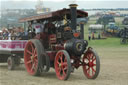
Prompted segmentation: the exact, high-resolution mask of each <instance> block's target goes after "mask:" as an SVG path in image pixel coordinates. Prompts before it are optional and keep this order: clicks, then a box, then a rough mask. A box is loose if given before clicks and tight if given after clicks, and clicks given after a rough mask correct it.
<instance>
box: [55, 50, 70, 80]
mask: <svg viewBox="0 0 128 85" xmlns="http://www.w3.org/2000/svg"><path fill="white" fill-rule="evenodd" d="M69 66H70V65H69ZM69 66H68V60H67V55H65V53H64V52H63V51H60V52H58V53H57V55H56V58H55V71H56V76H57V77H58V79H60V80H66V79H67V78H68V76H69Z"/></svg>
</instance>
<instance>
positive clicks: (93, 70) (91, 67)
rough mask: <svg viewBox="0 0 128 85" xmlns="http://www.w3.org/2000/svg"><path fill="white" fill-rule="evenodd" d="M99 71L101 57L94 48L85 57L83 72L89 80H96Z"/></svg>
mask: <svg viewBox="0 0 128 85" xmlns="http://www.w3.org/2000/svg"><path fill="white" fill-rule="evenodd" d="M99 71H100V60H99V56H98V55H97V53H96V52H95V51H94V50H93V49H92V48H89V49H88V50H87V52H86V53H85V54H84V56H83V72H84V74H85V76H86V77H87V78H88V79H95V78H96V77H97V76H98V74H99Z"/></svg>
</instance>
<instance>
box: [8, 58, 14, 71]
mask: <svg viewBox="0 0 128 85" xmlns="http://www.w3.org/2000/svg"><path fill="white" fill-rule="evenodd" d="M7 63H8V70H14V68H15V60H14V57H12V56H10V57H8V60H7Z"/></svg>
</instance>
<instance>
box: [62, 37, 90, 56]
mask: <svg viewBox="0 0 128 85" xmlns="http://www.w3.org/2000/svg"><path fill="white" fill-rule="evenodd" d="M87 45H88V43H87V42H85V41H84V40H79V39H71V40H68V41H67V42H66V43H65V44H64V48H65V50H67V51H68V52H69V54H72V55H75V56H81V54H82V53H83V52H84V50H85V49H86V47H87Z"/></svg>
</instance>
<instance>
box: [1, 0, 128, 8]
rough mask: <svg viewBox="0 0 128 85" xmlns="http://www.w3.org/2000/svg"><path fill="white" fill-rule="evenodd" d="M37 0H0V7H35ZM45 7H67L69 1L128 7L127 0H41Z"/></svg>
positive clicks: (83, 5) (100, 6)
mask: <svg viewBox="0 0 128 85" xmlns="http://www.w3.org/2000/svg"><path fill="white" fill-rule="evenodd" d="M37 1H38V0H0V2H1V3H0V7H1V8H12V9H16V8H22V9H23V8H28V9H30V8H35V5H36V4H37ZM41 1H43V5H44V6H45V7H50V8H52V10H56V9H61V8H68V5H69V4H70V3H77V4H78V5H79V8H85V9H86V8H87V9H88V8H128V0H41Z"/></svg>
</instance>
